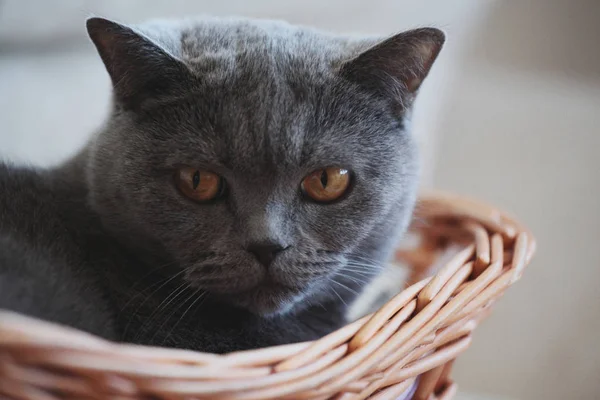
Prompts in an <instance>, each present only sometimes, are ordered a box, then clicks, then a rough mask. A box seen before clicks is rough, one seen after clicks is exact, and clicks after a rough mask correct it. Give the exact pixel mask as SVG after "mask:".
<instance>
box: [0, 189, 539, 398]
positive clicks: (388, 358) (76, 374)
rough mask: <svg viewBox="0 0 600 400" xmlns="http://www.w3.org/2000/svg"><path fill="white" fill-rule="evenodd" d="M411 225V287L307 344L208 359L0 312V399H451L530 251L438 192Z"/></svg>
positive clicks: (510, 223) (507, 221)
mask: <svg viewBox="0 0 600 400" xmlns="http://www.w3.org/2000/svg"><path fill="white" fill-rule="evenodd" d="M415 221H416V222H415V223H414V224H413V226H412V228H411V232H413V233H414V234H415V235H416V237H418V239H419V240H418V245H416V246H414V247H412V248H410V249H403V250H399V251H398V252H397V257H398V259H399V260H401V261H402V262H403V263H404V264H408V265H410V266H411V267H412V269H411V270H412V271H413V275H412V278H411V282H415V283H414V284H412V285H410V286H409V287H407V288H406V289H405V290H404V291H403V292H402V293H400V294H399V295H397V296H396V297H394V298H393V299H392V300H390V301H389V302H388V303H387V304H386V305H385V306H384V307H382V308H381V309H380V310H378V311H377V312H376V313H374V314H371V315H369V316H366V317H364V318H362V319H360V320H358V321H356V322H353V323H351V324H350V325H347V326H346V327H344V328H342V329H340V330H338V331H335V332H333V333H332V334H330V335H328V336H326V337H324V338H322V339H320V340H318V341H315V342H307V343H299V344H292V345H285V346H278V347H271V348H265V349H259V350H252V351H246V352H238V353H231V354H227V355H214V354H205V353H198V352H192V351H185V350H173V349H163V348H150V347H143V346H135V345H124V344H115V343H110V342H107V341H104V340H102V339H99V338H96V337H94V336H91V335H89V334H86V333H82V332H79V331H76V330H73V329H68V328H64V327H61V326H57V325H53V324H50V323H46V322H43V321H39V320H35V319H31V318H28V317H24V316H21V315H17V314H13V313H8V312H3V313H0V399H2V398H3V397H2V396H6V397H8V398H9V399H35V400H38V399H39V400H57V399H116V400H121V399H122V400H126V399H127V400H134V399H135V400H141V399H145V400H149V399H169V400H175V399H178V400H179V399H186V400H191V399H206V398H209V399H228V400H234V399H235V400H254V399H256V400H262V399H299V400H301V399H330V398H333V399H340V400H349V399H365V398H371V399H378V400H383V399H396V398H398V397H399V396H400V395H402V394H403V393H405V392H406V391H407V390H408V389H410V388H411V386H412V385H413V384H415V385H416V391H415V392H414V395H413V399H417V400H421V399H431V400H435V399H439V400H441V399H450V398H452V397H453V395H454V393H455V392H456V384H454V383H453V382H452V380H451V379H450V370H451V368H452V362H453V361H454V359H455V358H456V357H457V356H458V355H459V354H460V353H462V352H463V351H464V350H465V349H466V348H467V347H468V346H469V344H470V342H471V332H472V331H473V329H474V328H475V327H476V326H477V324H478V322H479V321H480V320H481V319H482V318H483V317H485V316H486V315H487V314H488V313H489V311H490V306H491V305H492V304H493V303H494V302H495V301H496V300H497V299H498V297H500V296H501V295H502V294H503V293H504V291H505V290H506V289H507V288H508V287H509V286H510V285H511V284H512V283H514V282H515V281H516V280H518V279H519V278H520V277H521V274H522V272H523V269H524V267H525V266H526V265H527V264H528V263H529V261H530V259H531V257H532V255H533V252H534V249H535V243H534V239H533V237H532V235H531V234H530V233H529V232H528V231H527V230H526V229H525V228H524V227H522V226H521V225H520V224H518V223H517V222H516V221H514V220H513V219H511V218H509V217H508V216H506V215H505V214H503V213H501V212H500V211H498V210H496V209H494V208H492V207H489V206H486V205H484V204H481V203H479V202H475V201H472V200H468V199H464V198H459V197H456V196H451V195H448V194H440V193H434V194H428V195H424V196H422V197H421V200H420V203H419V207H418V210H417V218H415ZM432 269H435V270H436V271H437V273H435V275H434V276H433V277H427V275H429V273H430V271H432ZM417 377H418V381H416V379H417ZM416 382H418V384H416Z"/></svg>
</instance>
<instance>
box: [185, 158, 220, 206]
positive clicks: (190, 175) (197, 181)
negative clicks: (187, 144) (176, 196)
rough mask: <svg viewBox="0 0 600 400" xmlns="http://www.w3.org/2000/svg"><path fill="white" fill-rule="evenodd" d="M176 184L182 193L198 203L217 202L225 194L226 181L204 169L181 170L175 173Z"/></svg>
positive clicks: (190, 168) (186, 168)
mask: <svg viewBox="0 0 600 400" xmlns="http://www.w3.org/2000/svg"><path fill="white" fill-rule="evenodd" d="M175 184H176V185H177V188H178V189H179V191H180V192H181V193H183V194H184V195H185V196H187V197H189V198H190V199H192V200H194V201H197V202H207V201H211V200H215V199H217V198H219V197H221V196H223V195H224V194H225V180H224V179H223V178H222V177H220V176H219V175H217V174H215V173H214V172H210V171H206V170H202V169H196V168H192V167H181V168H179V169H178V170H177V171H176V172H175Z"/></svg>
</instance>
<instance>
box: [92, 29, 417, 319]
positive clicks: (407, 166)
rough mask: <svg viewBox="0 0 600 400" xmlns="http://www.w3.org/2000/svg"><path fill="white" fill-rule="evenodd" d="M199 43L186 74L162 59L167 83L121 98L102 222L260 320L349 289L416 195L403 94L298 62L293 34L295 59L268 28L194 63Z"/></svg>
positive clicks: (191, 46) (392, 236) (106, 146)
mask: <svg viewBox="0 0 600 400" xmlns="http://www.w3.org/2000/svg"><path fill="white" fill-rule="evenodd" d="M110 26H111V27H113V25H110ZM113 28H114V27H113ZM114 29H117V28H114ZM123 29H126V28H123ZM242 31H243V30H242ZM259 31H260V30H259ZM92 32H93V30H92ZM293 32H296V33H293ZM193 33H194V31H192V32H191V33H190V32H188V36H185V35H184V38H183V39H182V48H183V50H182V53H181V58H182V59H184V61H186V64H187V68H189V69H190V70H191V71H190V74H189V75H186V76H184V77H182V76H180V77H179V78H177V76H175V75H173V76H171V75H169V74H171V72H172V70H175V73H174V74H176V75H177V74H179V75H180V74H181V73H182V72H181V71H179V70H178V68H179V67H178V65H177V64H168V65H166V66H161V67H160V68H157V69H154V70H153V71H152V72H153V73H157V74H158V76H160V74H161V73H164V74H165V75H166V78H165V79H166V80H167V81H168V80H172V81H173V82H174V83H173V84H172V85H166V84H165V85H164V87H163V85H162V84H161V85H157V84H156V82H151V83H150V84H148V82H144V83H143V85H142V86H141V87H135V85H134V86H133V87H132V88H127V90H126V91H125V92H124V93H125V94H123V95H121V97H120V95H119V92H118V90H117V89H116V96H117V99H116V100H117V107H116V111H115V113H114V114H113V116H112V117H111V120H110V121H109V122H108V125H107V127H106V129H105V130H104V131H103V132H102V133H101V134H100V135H99V136H98V138H97V140H96V142H95V144H94V147H93V152H92V160H93V161H92V169H91V172H90V178H91V189H92V203H93V205H94V207H95V208H96V209H97V210H98V211H99V212H100V213H101V214H102V216H103V218H104V219H105V221H106V223H107V225H108V226H111V227H113V228H114V229H117V230H119V231H121V233H122V234H126V235H129V236H130V239H131V236H134V237H139V240H140V241H146V240H148V246H151V245H150V243H156V244H158V246H159V247H160V248H161V251H164V252H165V253H166V254H168V255H169V257H170V258H171V259H172V260H173V261H174V263H175V264H176V265H177V268H178V269H179V273H180V274H181V276H182V277H184V279H185V280H186V281H187V283H189V284H190V285H191V286H192V287H198V288H201V289H204V290H207V291H209V292H210V293H213V294H215V295H217V296H221V297H222V298H224V299H225V300H227V301H230V302H232V303H233V304H236V305H238V306H241V307H244V308H247V309H249V310H251V311H253V312H255V313H258V314H273V313H280V312H284V311H286V310H289V309H291V308H293V307H294V305H296V304H298V303H299V302H301V301H302V300H304V299H309V298H311V297H314V296H315V295H318V294H320V293H323V292H327V291H333V292H334V293H335V291H336V290H340V291H341V290H344V289H343V287H346V284H344V283H342V282H345V281H344V280H343V279H342V278H343V277H344V276H346V275H348V274H349V273H350V272H352V271H357V270H358V269H359V266H358V265H363V268H364V265H365V264H381V263H382V262H384V261H386V259H387V258H388V257H389V255H390V252H391V251H392V248H393V245H394V244H395V241H396V240H397V239H398V236H399V235H400V234H401V233H402V232H403V231H404V229H405V227H406V225H407V222H408V220H409V217H410V214H411V212H412V208H413V205H414V200H415V191H416V185H417V169H418V168H417V155H416V149H415V145H414V143H413V140H412V138H411V135H410V134H409V133H408V132H407V131H406V129H405V128H406V124H407V121H406V118H407V113H408V109H406V108H403V107H401V106H399V102H400V101H401V100H400V99H397V100H398V102H397V101H394V100H393V99H390V98H387V96H386V95H379V94H378V93H374V92H373V91H372V90H371V89H365V90H363V89H361V87H360V86H359V85H358V84H357V83H356V82H355V81H354V80H353V75H352V74H353V73H354V71H353V70H350V71H348V72H347V73H346V72H344V71H343V67H342V68H340V63H339V62H341V61H343V58H344V55H343V52H342V49H341V48H339V49H338V48H336V49H337V50H336V52H332V51H331V50H330V53H331V54H327V53H324V54H321V53H319V52H316V53H311V52H307V53H306V54H303V53H302V51H303V50H306V49H304V48H303V47H302V42H300V44H298V43H297V42H298V40H299V39H297V38H296V39H294V40H295V41H294V40H292V39H289V38H288V39H287V40H292V42H290V43H291V44H288V46H291V45H292V44H293V45H296V46H298V47H299V48H298V49H296V50H294V51H290V50H289V49H286V48H285V46H286V44H285V43H284V44H279V46H283V48H273V47H272V46H275V44H274V43H275V41H271V42H269V40H268V37H269V36H268V35H269V33H263V36H264V37H263V36H261V43H256V41H255V42H250V43H249V42H244V41H242V44H243V45H244V46H245V47H244V48H243V49H242V50H239V49H238V51H237V52H236V51H234V50H233V49H232V48H231V43H230V42H231V41H232V40H234V38H230V37H228V39H227V40H225V39H223V41H224V42H223V44H222V48H221V51H222V52H223V53H224V55H223V54H222V55H221V56H212V57H203V56H202V52H201V51H200V50H198V48H197V47H198V46H200V45H201V44H202V43H203V42H202V40H196V39H194V40H192V39H190V37H189V35H190V34H193ZM292 33H293V34H295V35H298V33H297V31H292ZM228 34H230V35H233V33H232V32H229V31H228ZM244 34H245V36H246V37H247V36H248V35H249V34H256V28H252V30H251V31H249V32H246V33H244V32H242V35H244ZM278 34H279V35H281V32H279V33H278ZM310 34H311V35H315V34H314V33H312V32H311V33H310ZM238 35H239V33H238ZM92 37H94V35H93V34H92ZM186 37H187V39H186ZM284 37H285V36H284ZM277 38H278V40H281V38H280V37H277ZM99 40H100V39H98V38H95V42H96V44H97V46H98V47H99V50H100V52H101V54H103V53H102V52H103V48H102V45H103V44H102V43H101V44H100V45H99V44H98V41H99ZM186 40H187V42H186ZM235 40H238V42H239V37H238V38H237V39H235ZM129 42H131V40H129ZM313 42H314V40H313ZM237 44H239V43H237ZM309 44H310V42H309ZM112 45H113V46H116V45H115V44H112ZM213 45H214V43H213ZM186 46H187V47H186ZM269 46H271V47H269ZM338 46H339V44H338ZM151 50H152V49H150V50H148V49H146V50H145V51H151ZM186 52H187V53H186ZM190 52H194V54H195V55H196V56H197V58H196V60H195V61H194V60H192V57H190ZM230 53H231V54H230ZM109 56H110V54H109ZM163 56H164V55H163ZM352 56H354V55H352ZM106 57H107V56H106V52H105V53H104V56H103V58H105V62H107V60H106ZM156 57H157V56H156V54H155V55H154V58H153V59H154V60H155V59H156ZM346 58H351V57H349V56H348V55H346ZM232 60H234V61H232ZM136 62H137V61H136ZM232 62H233V65H232ZM336 62H337V65H336ZM168 63H171V61H170V60H169V61H168ZM207 65H208V66H207ZM107 68H108V69H109V72H111V75H114V74H115V72H114V71H111V67H110V66H109V65H108V63H107ZM161 68H162V69H163V71H162V72H161V71H160V69H161ZM140 73H141V72H140ZM146 76H148V72H147V71H146ZM150 77H152V75H150ZM121 79H128V77H127V76H126V77H125V78H121ZM113 80H116V78H115V77H114V76H113ZM145 80H147V79H145ZM130 81H132V82H133V81H135V78H130ZM161 82H162V81H161ZM181 82H185V85H181ZM149 87H150V89H151V91H150V92H148V91H146V94H144V89H148V88H149ZM157 88H158V89H157ZM157 90H158V93H157ZM163 92H164V93H163ZM148 93H150V94H149V95H148ZM397 94H398V95H400V93H397ZM403 96H405V99H406V98H407V95H406V94H403ZM120 98H121V99H122V100H120ZM311 185H312V186H311ZM151 250H152V249H149V251H151ZM363 275H364V274H363ZM363 275H360V274H359V275H358V276H359V277H363V278H364V276H363ZM355 277H356V276H355ZM355 281H356V279H355ZM337 285H341V286H342V287H339V288H338V287H336V286H337ZM358 286H361V285H358ZM346 289H348V288H347V287H346Z"/></svg>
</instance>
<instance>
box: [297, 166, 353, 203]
mask: <svg viewBox="0 0 600 400" xmlns="http://www.w3.org/2000/svg"><path fill="white" fill-rule="evenodd" d="M349 186H350V172H349V171H348V170H347V169H344V168H336V167H329V168H324V169H319V170H317V171H315V172H313V173H311V174H310V175H308V176H307V177H306V178H304V180H303V181H302V184H301V186H300V187H301V189H302V193H304V194H305V195H306V196H308V197H310V198H311V199H313V200H314V201H317V202H319V203H329V202H331V201H334V200H337V199H339V198H340V197H341V196H342V195H343V194H344V193H346V191H347V190H348V187H349Z"/></svg>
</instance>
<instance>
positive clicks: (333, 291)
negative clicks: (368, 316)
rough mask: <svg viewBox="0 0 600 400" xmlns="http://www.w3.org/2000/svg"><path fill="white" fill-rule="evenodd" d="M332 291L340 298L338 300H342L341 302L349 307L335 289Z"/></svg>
mask: <svg viewBox="0 0 600 400" xmlns="http://www.w3.org/2000/svg"><path fill="white" fill-rule="evenodd" d="M331 290H333V293H335V295H336V296H337V297H338V299H340V301H341V302H342V303H343V304H344V305H345V306H346V307H348V303H346V301H345V300H344V299H343V298H342V296H340V294H339V293H338V292H337V291H336V290H335V288H333V287H331Z"/></svg>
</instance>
